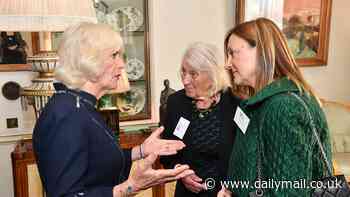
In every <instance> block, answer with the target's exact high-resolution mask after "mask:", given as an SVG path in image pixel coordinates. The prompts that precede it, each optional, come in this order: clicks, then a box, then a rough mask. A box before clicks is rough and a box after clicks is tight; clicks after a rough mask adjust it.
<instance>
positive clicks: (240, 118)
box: [233, 107, 250, 134]
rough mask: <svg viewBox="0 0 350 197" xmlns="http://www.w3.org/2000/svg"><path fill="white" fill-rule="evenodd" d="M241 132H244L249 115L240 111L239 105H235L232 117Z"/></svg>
mask: <svg viewBox="0 0 350 197" xmlns="http://www.w3.org/2000/svg"><path fill="white" fill-rule="evenodd" d="M233 120H234V121H235V123H236V124H237V125H238V127H239V128H240V129H241V131H242V133H243V134H245V132H246V131H247V128H248V125H249V121H250V119H249V117H248V116H247V115H246V114H245V113H244V112H243V111H242V109H241V108H240V107H237V109H236V113H235V117H234V119H233Z"/></svg>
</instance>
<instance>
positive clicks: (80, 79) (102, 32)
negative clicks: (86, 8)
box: [55, 22, 123, 89]
mask: <svg viewBox="0 0 350 197" xmlns="http://www.w3.org/2000/svg"><path fill="white" fill-rule="evenodd" d="M122 46H123V41H122V38H121V36H120V34H119V33H117V32H115V31H113V29H112V28H111V27H110V26H108V25H105V24H94V23H87V22H83V23H79V24H76V25H73V26H71V27H69V28H67V29H66V31H65V32H64V34H63V38H62V41H61V42H60V46H59V49H58V56H59V66H58V67H57V68H56V71H55V77H56V79H57V80H58V81H61V82H62V83H64V84H65V85H67V86H68V87H69V88H74V89H79V88H81V87H82V86H83V85H84V84H85V82H86V81H88V80H90V81H96V80H97V78H98V77H99V76H100V75H101V73H102V71H103V69H104V65H103V62H104V57H103V55H104V53H103V51H104V50H106V49H110V48H122Z"/></svg>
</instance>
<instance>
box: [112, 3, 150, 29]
mask: <svg viewBox="0 0 350 197" xmlns="http://www.w3.org/2000/svg"><path fill="white" fill-rule="evenodd" d="M106 21H107V24H109V25H111V26H113V28H114V29H115V30H116V31H123V30H126V31H136V30H138V29H139V28H140V27H141V26H142V24H143V15H142V13H141V11H140V10H139V9H137V8H135V7H131V6H127V7H120V8H117V9H114V10H112V11H111V12H110V13H109V14H107V15H106Z"/></svg>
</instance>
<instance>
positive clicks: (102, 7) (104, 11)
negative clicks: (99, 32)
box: [94, 0, 151, 121]
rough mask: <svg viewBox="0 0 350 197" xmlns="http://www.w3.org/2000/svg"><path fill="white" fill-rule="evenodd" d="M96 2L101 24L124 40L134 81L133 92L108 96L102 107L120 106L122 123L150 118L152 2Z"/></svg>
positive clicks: (128, 67)
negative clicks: (150, 25)
mask: <svg viewBox="0 0 350 197" xmlns="http://www.w3.org/2000/svg"><path fill="white" fill-rule="evenodd" d="M94 2H95V4H94V7H95V10H96V16H97V20H98V22H99V23H105V24H108V25H111V26H112V27H113V29H114V30H115V31H118V32H119V33H120V34H121V36H122V37H123V41H124V52H125V53H124V60H125V69H126V72H127V75H128V79H129V81H130V91H128V92H125V93H121V94H113V95H105V96H104V97H102V98H101V101H100V105H102V107H117V108H118V109H119V111H120V120H121V121H126V120H142V119H149V118H150V117H151V107H150V106H151V104H150V103H151V101H150V79H149V78H150V65H149V62H150V61H149V45H148V44H149V38H148V20H149V19H148V1H147V0H95V1H94ZM106 101H107V102H106ZM106 103H107V104H106ZM103 105H111V106H103Z"/></svg>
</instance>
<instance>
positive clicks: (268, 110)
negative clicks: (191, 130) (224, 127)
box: [228, 78, 332, 197]
mask: <svg viewBox="0 0 350 197" xmlns="http://www.w3.org/2000/svg"><path fill="white" fill-rule="evenodd" d="M289 92H295V93H297V94H299V95H301V97H302V99H303V100H304V101H305V102H306V104H307V106H308V109H309V111H310V112H311V115H312V116H313V119H314V124H315V125H316V127H317V128H316V129H317V131H318V134H319V136H320V139H321V142H322V144H323V146H324V148H325V151H326V155H327V158H328V161H332V158H331V146H330V136H329V131H328V126H327V121H326V118H325V115H324V113H323V111H322V109H321V108H320V106H319V104H318V103H317V101H316V99H315V98H314V97H312V96H310V95H309V94H306V93H301V92H300V91H299V89H298V88H297V86H296V85H295V84H294V83H293V82H292V81H291V80H289V79H287V78H282V79H280V80H276V81H274V82H273V83H271V84H270V85H268V86H266V87H265V88H264V89H263V90H261V91H260V92H258V93H257V94H256V95H255V96H253V97H251V98H249V99H247V100H244V101H242V102H241V104H240V108H241V109H242V110H243V111H244V112H245V114H246V115H248V117H249V118H250V123H249V125H248V128H247V131H246V133H245V134H243V132H242V131H241V130H240V129H239V128H237V129H238V131H237V136H236V139H235V143H234V146H233V151H232V154H231V159H230V163H229V171H228V179H229V180H231V181H235V182H231V184H232V183H233V185H231V186H229V188H230V190H231V191H233V192H234V193H236V194H238V196H239V197H245V196H249V192H252V191H255V189H254V181H255V180H256V178H257V170H256V169H257V147H258V145H259V143H261V144H260V146H261V147H262V148H261V153H262V157H261V159H262V177H263V180H265V182H261V186H263V188H266V187H268V188H267V189H265V190H264V196H278V197H282V196H286V197H291V196H310V194H311V192H312V189H311V188H310V187H309V188H308V183H309V182H310V181H312V180H318V179H320V178H322V177H324V176H327V175H328V174H327V170H326V167H325V165H324V162H323V160H322V157H321V153H320V149H319V147H318V145H317V143H316V139H315V138H314V136H313V133H312V129H311V121H310V119H309V116H308V114H307V112H306V109H305V108H304V107H303V105H302V103H301V101H299V100H297V98H295V97H294V96H292V95H291V94H289ZM259 129H260V132H261V135H260V136H261V137H260V139H261V140H258V136H259ZM240 181H249V184H250V185H249V186H248V187H247V186H246V185H244V184H243V186H242V183H243V182H240ZM278 181H280V182H279V184H281V185H280V186H279V188H278V186H277V184H276V183H278ZM281 181H283V182H281ZM247 183H248V182H246V184H247ZM304 183H306V187H305V186H304ZM234 184H239V186H237V185H234ZM273 184H274V185H273ZM282 184H283V188H282Z"/></svg>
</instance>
